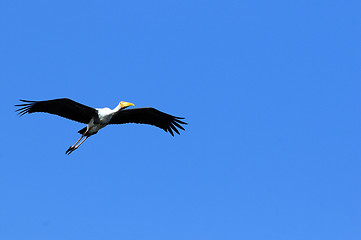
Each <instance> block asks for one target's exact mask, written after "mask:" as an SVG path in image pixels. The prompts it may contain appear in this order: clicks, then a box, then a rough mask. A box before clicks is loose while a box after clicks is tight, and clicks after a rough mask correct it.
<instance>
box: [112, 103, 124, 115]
mask: <svg viewBox="0 0 361 240" xmlns="http://www.w3.org/2000/svg"><path fill="white" fill-rule="evenodd" d="M120 109H122V107H121V106H120V105H118V106H117V107H116V108H114V109H113V110H112V112H113V114H114V113H117V112H118V111H120Z"/></svg>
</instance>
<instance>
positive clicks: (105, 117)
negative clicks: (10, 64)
mask: <svg viewBox="0 0 361 240" xmlns="http://www.w3.org/2000/svg"><path fill="white" fill-rule="evenodd" d="M20 101H21V102H22V103H21V104H16V105H15V106H16V107H18V109H17V110H16V112H17V113H18V115H20V116H23V115H25V114H30V113H35V112H43V113H50V114H55V115H58V116H60V117H63V118H67V119H70V120H73V121H77V122H80V123H84V124H87V126H86V127H84V128H82V129H80V130H79V131H78V133H80V134H81V136H80V138H79V139H78V141H76V142H75V143H74V144H73V145H72V146H70V147H69V148H68V150H66V152H65V154H67V155H69V154H70V153H72V152H73V151H75V150H76V149H77V148H78V147H79V146H80V145H81V144H82V143H84V141H85V140H86V139H88V138H89V137H90V136H92V135H94V134H96V133H98V131H99V130H100V129H102V128H104V127H105V126H107V125H109V124H124V123H140V124H149V125H153V126H156V127H158V128H161V129H163V130H164V131H165V132H169V133H170V134H171V135H172V136H174V133H173V131H174V132H176V133H177V134H178V135H179V134H180V133H179V130H178V129H182V130H185V129H184V128H183V126H182V125H181V124H184V125H186V124H187V123H186V122H183V121H182V120H180V119H184V118H183V117H175V116H172V115H169V114H167V113H164V112H161V111H159V110H157V109H155V108H152V107H145V108H132V109H127V108H128V107H130V106H134V104H133V103H129V102H125V101H121V102H119V104H118V105H117V106H116V107H115V108H114V109H110V108H92V107H89V106H86V105H83V104H81V103H78V102H76V101H74V100H71V99H69V98H59V99H51V100H46V101H29V100H23V99H20ZM82 139H83V140H82ZM81 140H82V141H81ZM80 141H81V142H80ZM79 142H80V143H79Z"/></svg>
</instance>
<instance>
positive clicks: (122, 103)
mask: <svg viewBox="0 0 361 240" xmlns="http://www.w3.org/2000/svg"><path fill="white" fill-rule="evenodd" d="M119 106H120V109H124V108H127V107H129V106H134V104H133V103H129V102H124V101H121V102H120V103H119Z"/></svg>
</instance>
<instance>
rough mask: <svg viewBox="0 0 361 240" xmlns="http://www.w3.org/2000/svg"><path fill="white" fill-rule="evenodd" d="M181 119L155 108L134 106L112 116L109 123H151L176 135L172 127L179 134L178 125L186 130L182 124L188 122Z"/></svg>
mask: <svg viewBox="0 0 361 240" xmlns="http://www.w3.org/2000/svg"><path fill="white" fill-rule="evenodd" d="M179 119H183V118H181V117H174V116H172V115H169V114H166V113H164V112H161V111H159V110H157V109H154V108H133V109H125V110H121V111H119V112H118V113H116V114H115V115H114V116H113V117H112V119H111V120H110V122H109V124H123V123H141V124H149V125H153V126H156V127H159V128H161V129H163V130H164V131H166V132H169V133H170V134H172V136H174V134H173V131H172V129H173V130H174V132H176V133H178V134H179V131H178V129H177V127H178V128H179V129H182V130H184V128H183V127H182V126H181V125H180V124H187V123H185V122H183V121H181V120H179Z"/></svg>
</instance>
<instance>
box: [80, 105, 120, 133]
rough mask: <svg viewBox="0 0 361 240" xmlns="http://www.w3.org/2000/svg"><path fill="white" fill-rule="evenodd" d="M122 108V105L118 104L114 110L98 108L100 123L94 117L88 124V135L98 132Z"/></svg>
mask: <svg viewBox="0 0 361 240" xmlns="http://www.w3.org/2000/svg"><path fill="white" fill-rule="evenodd" d="M120 109H121V106H120V105H118V106H117V107H116V108H114V109H113V110H112V109H110V108H96V110H97V111H98V116H99V120H100V123H94V119H92V120H90V122H89V123H88V126H87V130H88V131H87V134H88V135H93V134H96V133H97V132H98V131H99V130H100V129H102V128H103V127H105V126H106V125H108V123H109V121H110V120H111V119H112V117H113V115H114V114H115V113H116V112H117V111H119V110H120Z"/></svg>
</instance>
